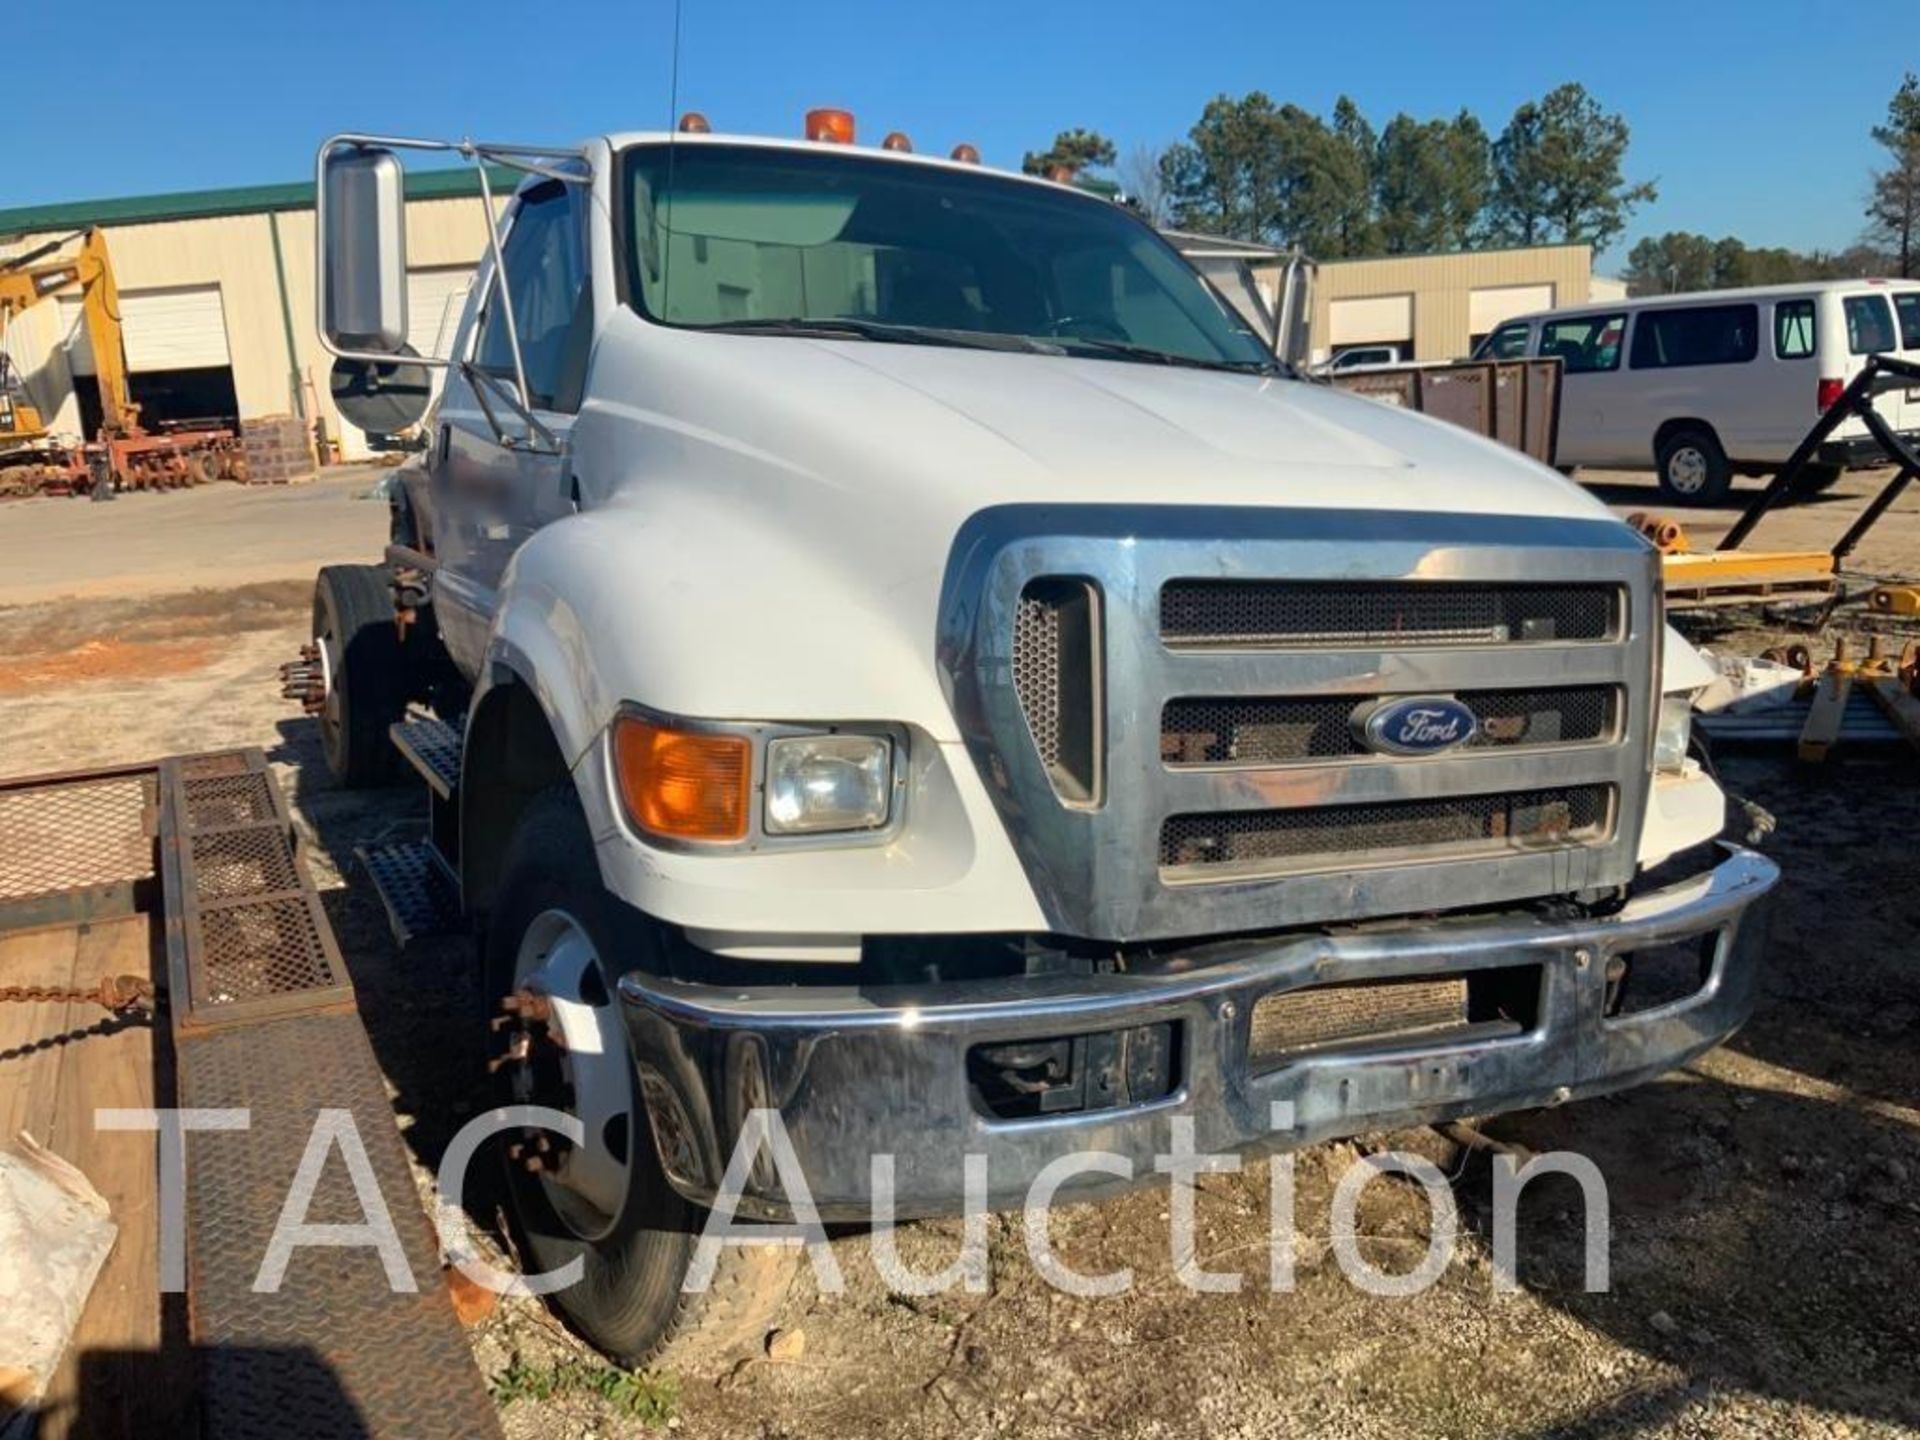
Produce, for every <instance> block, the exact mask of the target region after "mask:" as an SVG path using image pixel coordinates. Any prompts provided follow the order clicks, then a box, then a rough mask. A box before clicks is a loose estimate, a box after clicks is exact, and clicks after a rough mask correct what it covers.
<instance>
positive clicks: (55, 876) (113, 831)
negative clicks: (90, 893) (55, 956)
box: [0, 770, 154, 900]
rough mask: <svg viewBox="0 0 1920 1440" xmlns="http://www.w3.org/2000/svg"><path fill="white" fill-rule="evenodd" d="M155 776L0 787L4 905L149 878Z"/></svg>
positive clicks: (0, 874)
mask: <svg viewBox="0 0 1920 1440" xmlns="http://www.w3.org/2000/svg"><path fill="white" fill-rule="evenodd" d="M153 804H154V776H153V772H152V771H150V770H149V771H145V772H142V773H138V774H130V775H115V776H109V777H105V778H101V779H91V780H89V779H74V780H67V781H59V780H55V781H52V782H40V781H35V782H33V783H31V784H22V785H19V786H9V787H7V788H0V900H17V899H24V898H26V897H29V896H35V895H48V894H54V893H57V892H60V891H64V890H75V889H79V888H81V887H86V886H98V885H111V884H116V883H120V882H133V881H140V880H145V879H148V878H149V877H151V876H152V874H153V835H154V831H153V820H152V812H153Z"/></svg>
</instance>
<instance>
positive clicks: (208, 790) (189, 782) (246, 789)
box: [181, 771, 274, 830]
mask: <svg viewBox="0 0 1920 1440" xmlns="http://www.w3.org/2000/svg"><path fill="white" fill-rule="evenodd" d="M181 788H182V789H183V790H184V791H185V795H186V805H187V828H188V829H190V830H211V829H213V828H215V827H216V826H221V825H248V824H253V823H255V822H258V821H261V820H271V819H273V818H274V811H273V791H272V782H271V781H269V780H268V778H267V776H266V773H265V772H264V771H255V772H253V773H250V774H245V775H219V776H212V777H209V778H205V779H198V780H195V779H189V778H186V777H185V776H183V777H182V786H181Z"/></svg>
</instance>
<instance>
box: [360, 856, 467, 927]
mask: <svg viewBox="0 0 1920 1440" xmlns="http://www.w3.org/2000/svg"><path fill="white" fill-rule="evenodd" d="M353 853H354V858H356V859H357V860H359V862H360V866H361V868H362V869H363V870H365V871H366V872H367V878H368V879H369V880H371V881H373V888H374V891H375V893H377V894H378V895H379V896H380V903H381V904H382V905H384V906H385V907H386V910H387V925H388V927H389V928H390V929H392V931H393V941H394V944H396V945H398V946H399V947H400V948H401V949H403V950H404V949H405V948H406V947H407V946H409V945H411V944H412V943H413V942H414V941H416V940H428V939H432V938H433V937H435V936H438V935H454V934H458V933H459V930H460V892H459V888H458V887H457V886H456V885H455V884H454V880H453V876H452V875H451V874H449V873H448V871H447V867H446V864H445V863H444V862H443V861H442V860H441V859H440V854H439V852H438V851H436V850H435V849H434V848H433V846H432V845H431V844H430V843H429V842H428V841H425V840H400V841H394V842H391V843H389V844H385V845H361V846H358V847H356V848H355V850H354V852H353Z"/></svg>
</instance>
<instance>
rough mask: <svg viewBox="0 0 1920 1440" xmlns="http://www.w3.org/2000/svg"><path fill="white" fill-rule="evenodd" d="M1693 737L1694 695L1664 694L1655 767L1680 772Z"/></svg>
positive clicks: (1654, 739)
mask: <svg viewBox="0 0 1920 1440" xmlns="http://www.w3.org/2000/svg"><path fill="white" fill-rule="evenodd" d="M1692 739H1693V696H1692V695H1690V694H1688V695H1663V696H1662V697H1661V698H1660V728H1659V729H1658V730H1656V731H1655V732H1654V736H1653V768H1654V769H1655V770H1666V771H1673V772H1677V771H1680V770H1683V769H1685V768H1686V763H1687V745H1688V742H1689V741H1691V740H1692Z"/></svg>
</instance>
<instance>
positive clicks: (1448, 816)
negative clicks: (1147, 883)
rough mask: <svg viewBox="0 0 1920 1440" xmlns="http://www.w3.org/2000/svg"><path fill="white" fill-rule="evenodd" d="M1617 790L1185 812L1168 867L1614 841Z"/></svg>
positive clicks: (1248, 866)
mask: <svg viewBox="0 0 1920 1440" xmlns="http://www.w3.org/2000/svg"><path fill="white" fill-rule="evenodd" d="M1611 797H1612V792H1611V791H1610V790H1609V789H1608V788H1607V787H1606V786H1602V785H1582V786H1576V787H1570V788H1566V789H1555V790H1532V791H1522V792H1519V793H1515V794H1503V795H1460V796H1449V797H1448V798H1446V799H1444V800H1410V801H1390V802H1387V803H1384V804H1377V805H1323V806H1316V807H1313V808H1310V809H1293V810H1235V811H1225V812H1221V813H1217V814H1211V815H1175V816H1173V817H1172V818H1171V819H1169V820H1168V821H1167V822H1166V824H1165V825H1163V826H1162V827H1161V830H1160V865H1161V869H1162V870H1163V871H1166V872H1169V874H1170V875H1177V874H1178V872H1182V871H1185V872H1195V871H1203V870H1213V869H1215V868H1217V867H1231V868H1233V869H1235V870H1239V871H1256V872H1261V873H1266V874H1287V873H1296V874H1297V873H1302V872H1306V871H1311V870H1316V869H1326V868H1332V867H1345V866H1348V865H1350V864H1351V863H1352V861H1353V857H1354V856H1356V855H1367V856H1372V857H1373V858H1374V859H1376V860H1381V861H1386V860H1404V859H1410V858H1419V857H1421V856H1423V855H1424V856H1431V855H1433V854H1435V853H1449V854H1462V853H1478V854H1489V853H1498V852H1501V851H1512V850H1528V849H1538V848H1541V847H1543V846H1552V847H1562V848H1564V847H1565V846H1567V845H1569V844H1584V843H1590V842H1594V841H1604V840H1605V839H1606V838H1607V833H1608V825H1609V820H1610V816H1611V812H1612V804H1611Z"/></svg>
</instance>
